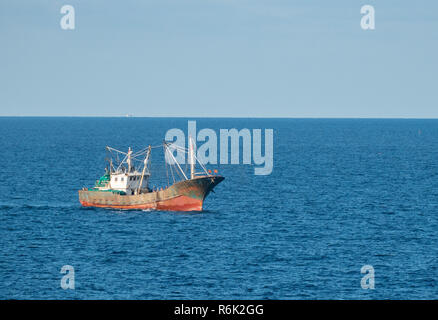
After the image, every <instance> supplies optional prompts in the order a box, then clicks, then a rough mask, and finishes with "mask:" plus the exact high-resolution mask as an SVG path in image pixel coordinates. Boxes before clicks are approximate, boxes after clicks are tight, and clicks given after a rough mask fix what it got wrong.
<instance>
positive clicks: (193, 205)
mask: <svg viewBox="0 0 438 320" xmlns="http://www.w3.org/2000/svg"><path fill="white" fill-rule="evenodd" d="M160 147H161V146H160ZM163 147H164V150H165V154H167V156H168V159H171V161H173V163H172V165H169V167H170V171H171V176H172V178H173V184H171V185H169V186H168V187H165V188H161V189H160V190H153V189H150V188H149V186H148V182H149V177H150V172H149V168H148V165H149V158H150V154H151V149H152V147H151V146H149V147H148V148H146V149H145V150H142V151H140V152H138V153H136V154H133V153H132V150H131V148H129V150H128V152H127V153H125V152H122V151H119V150H116V149H114V148H111V147H107V150H108V151H109V153H110V154H111V155H113V153H115V154H116V156H117V159H118V157H119V155H122V156H123V160H122V161H117V159H113V156H111V157H110V158H109V159H108V160H109V167H108V168H107V169H106V172H105V174H104V175H103V176H102V177H101V178H100V179H99V180H98V181H96V184H95V186H94V187H93V188H83V189H82V190H79V201H80V203H81V204H82V205H83V206H84V207H101V208H117V209H154V210H169V211H202V208H203V203H204V200H205V198H206V197H207V195H208V194H209V193H210V192H211V191H212V190H213V188H214V187H215V186H216V185H218V184H219V183H220V182H222V180H224V177H222V176H220V175H216V174H211V171H207V169H206V168H205V167H204V166H203V165H202V163H199V164H200V166H201V167H202V169H203V171H204V172H203V173H196V172H195V164H196V161H197V159H196V156H195V151H194V142H193V141H192V139H191V138H189V150H186V149H183V148H180V147H177V146H175V145H172V144H169V143H164V144H163ZM171 148H174V149H178V150H180V151H185V152H188V153H189V159H190V160H189V163H190V179H189V178H188V177H187V176H186V174H185V173H184V171H183V170H182V168H181V166H180V165H179V164H178V162H177V161H176V159H175V157H174V156H173V154H172V151H171ZM142 156H144V159H143V161H142V165H141V166H142V167H141V166H140V168H139V170H137V168H136V167H135V165H134V160H138V159H139V157H142ZM115 160H116V162H118V163H117V164H116V165H114V161H115ZM198 162H199V161H198ZM166 166H167V163H166ZM174 170H177V172H176V173H177V174H178V175H179V176H180V177H182V178H183V179H182V180H181V181H176V180H175V174H174V172H173V171H174ZM166 172H167V167H166ZM215 172H216V170H215ZM168 178H169V175H168Z"/></svg>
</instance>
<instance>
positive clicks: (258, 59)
mask: <svg viewBox="0 0 438 320" xmlns="http://www.w3.org/2000/svg"><path fill="white" fill-rule="evenodd" d="M65 4H70V5H73V6H74V8H75V9H76V29H75V30H74V31H65V30H62V29H61V28H60V24H59V22H60V19H61V16H62V15H61V13H60V8H61V7H62V5H65ZM365 4H371V5H374V7H375V10H376V30H374V31H364V30H362V29H361V28H360V19H361V14H360V8H361V6H362V5H365ZM0 63H1V68H0V115H3V116H10V115H18V116H25V115H37V116H45V115H51V116H64V115H78V116H118V115H124V114H127V113H131V114H133V115H135V116H187V117H194V116H221V117H420V118H437V117H438V98H437V97H438V82H437V77H438V1H432V0H416V1H403V0H398V1H395V0H393V1H391V0H380V1H368V0H361V1H357V0H333V1H328V0H319V1H317V0H301V1H294V0H288V1H286V0H263V1H262V0H143V1H141V0H137V1H134V0H125V1H121V0H120V1H109V0H106V1H104V0H63V1H59V0H32V1H30V0H28V1H23V0H1V1H0Z"/></svg>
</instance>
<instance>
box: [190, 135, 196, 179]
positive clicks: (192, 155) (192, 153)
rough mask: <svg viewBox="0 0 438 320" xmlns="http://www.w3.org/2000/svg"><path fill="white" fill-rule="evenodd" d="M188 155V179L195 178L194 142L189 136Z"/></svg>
mask: <svg viewBox="0 0 438 320" xmlns="http://www.w3.org/2000/svg"><path fill="white" fill-rule="evenodd" d="M189 155H190V179H194V178H195V164H196V162H195V150H194V142H193V139H192V137H191V136H189Z"/></svg>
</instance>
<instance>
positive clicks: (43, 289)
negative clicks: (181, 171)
mask: <svg viewBox="0 0 438 320" xmlns="http://www.w3.org/2000/svg"><path fill="white" fill-rule="evenodd" d="M188 120H196V122H197V128H198V131H199V130H201V129H203V128H211V129H213V130H215V131H216V132H217V133H218V135H219V130H220V129H231V128H236V129H239V130H240V129H242V128H249V129H255V128H256V129H262V130H264V129H269V128H272V129H273V130H274V154H273V160H274V166H273V172H272V174H270V175H267V176H257V175H254V165H246V164H235V165H223V164H217V165H208V166H207V167H208V169H217V170H218V171H219V174H222V175H224V176H225V178H226V179H225V180H224V181H223V182H222V183H221V184H220V185H219V186H217V188H216V190H215V191H216V192H215V193H212V194H210V195H209V196H208V198H207V199H206V202H205V211H204V212H202V213H178V212H159V211H121V210H110V209H93V208H91V209H87V208H82V207H81V206H80V203H79V201H78V192H77V191H78V190H79V189H81V188H82V187H91V186H92V185H93V184H94V182H95V180H96V179H98V178H99V177H100V176H101V175H102V174H103V173H104V167H105V156H106V152H105V146H107V145H109V146H112V147H115V148H118V149H122V150H125V151H126V150H127V148H128V147H129V146H131V147H133V149H134V151H136V150H140V149H142V148H145V147H146V146H147V145H149V144H151V145H160V144H161V143H162V141H163V139H164V136H165V133H166V132H167V130H169V129H172V128H180V129H182V130H183V131H184V132H186V133H187V121H188ZM263 141H264V140H263ZM200 144H202V143H200V142H198V145H200ZM0 149H1V153H2V157H1V164H0V298H1V299H436V298H438V241H437V240H438V234H437V233H438V120H401V119H386V120H383V119H381V120H379V119H209V118H204V119H183V118H135V117H133V118H31V117H29V118H26V117H24V118H0ZM262 150H263V147H262ZM240 162H241V163H242V159H241V161H240ZM165 181H166V170H165V165H164V160H163V153H162V150H161V149H160V148H156V149H153V157H152V177H151V185H153V186H157V187H159V186H161V185H162V184H163V183H165ZM64 265H71V266H73V267H74V271H75V274H74V276H75V289H74V290H64V289H62V288H61V286H60V282H61V278H62V277H63V276H64V275H63V274H61V272H60V271H61V268H62V266H64ZM364 265H370V266H372V267H373V268H374V276H375V287H374V289H363V288H362V287H361V279H362V277H364V276H365V274H362V273H361V268H362V267H363V266H364Z"/></svg>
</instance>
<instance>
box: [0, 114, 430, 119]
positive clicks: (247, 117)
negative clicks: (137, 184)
mask: <svg viewBox="0 0 438 320" xmlns="http://www.w3.org/2000/svg"><path fill="white" fill-rule="evenodd" d="M0 118H137V119H142V118H143V119H145V118H147V119H154V118H155V119H157V118H159V119H165V118H180V119H189V118H197V119H346V120H347V119H364V120H366V119H369V120H373V119H374V120H379V119H382V120H383V119H386V120H391V119H393V120H438V117H430V118H427V117H309V116H307V117H269V116H235V117H234V116H133V115H129V116H126V115H119V116H117V115H112V116H102V115H0Z"/></svg>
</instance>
